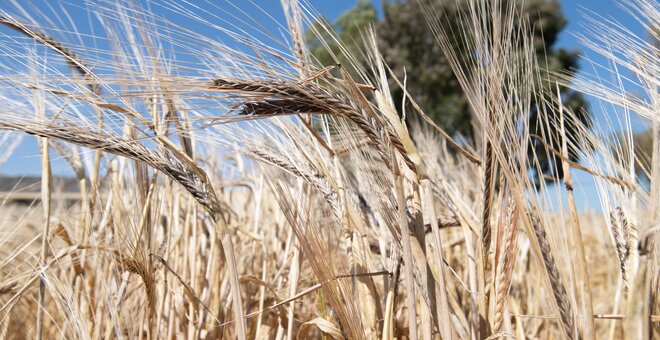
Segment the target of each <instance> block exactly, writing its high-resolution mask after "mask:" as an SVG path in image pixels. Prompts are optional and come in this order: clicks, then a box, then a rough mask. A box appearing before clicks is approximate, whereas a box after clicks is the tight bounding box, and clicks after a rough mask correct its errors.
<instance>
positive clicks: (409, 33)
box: [307, 0, 589, 180]
mask: <svg viewBox="0 0 660 340" xmlns="http://www.w3.org/2000/svg"><path fill="white" fill-rule="evenodd" d="M510 1H518V2H520V3H521V4H523V7H522V12H523V13H522V15H527V16H528V17H529V19H530V23H531V27H533V28H534V32H533V34H534V46H535V48H536V52H537V54H538V56H539V58H538V60H539V63H540V64H541V65H540V66H541V67H542V68H543V69H544V70H546V69H547V70H549V71H551V72H557V71H568V70H570V71H575V70H576V69H577V67H578V64H577V59H578V53H577V52H575V51H567V50H565V49H561V48H556V47H555V46H554V45H555V43H556V41H557V37H558V35H559V33H560V32H561V30H562V29H563V28H564V27H565V26H566V23H567V22H566V19H565V17H564V16H563V14H562V12H561V9H560V6H559V3H558V2H557V1H556V0H527V1H524V2H522V1H521V0H510ZM430 4H431V5H432V6H434V7H435V8H436V10H437V13H445V15H446V17H445V18H444V20H446V21H443V25H444V26H445V27H447V28H449V30H450V32H453V34H459V33H458V32H460V30H461V22H460V20H461V16H462V15H463V17H464V15H465V10H466V9H465V8H464V6H461V5H460V2H458V1H457V0H430ZM383 10H384V15H383V17H382V18H378V16H377V14H376V9H375V7H374V5H373V3H371V2H366V1H360V2H359V3H358V4H357V5H356V6H355V7H354V8H353V9H351V10H349V11H348V12H346V13H344V14H343V15H341V16H340V17H339V18H338V19H337V21H336V22H335V23H334V24H332V25H330V26H332V27H333V29H334V30H335V31H336V32H338V36H339V38H340V39H341V41H342V43H343V46H344V47H345V48H346V49H347V50H348V51H349V52H350V54H352V55H355V56H357V57H358V58H360V52H359V51H360V48H359V46H360V43H359V42H360V41H361V37H360V34H361V32H363V30H364V29H365V28H366V27H367V26H368V25H374V26H375V27H376V31H377V34H378V39H379V40H378V44H379V48H380V51H381V53H382V54H383V57H384V59H385V61H386V62H387V64H388V65H389V66H390V67H391V68H392V70H393V71H394V74H395V75H396V76H397V77H399V79H402V78H403V76H404V72H405V75H406V77H407V87H408V88H407V90H408V91H409V92H410V93H411V94H412V95H413V96H414V97H415V100H416V101H418V102H419V103H420V105H421V106H422V109H423V110H424V111H425V112H426V113H427V114H428V115H429V116H430V117H431V118H433V119H434V120H435V121H436V122H437V123H439V125H441V126H442V127H443V128H444V129H445V130H446V131H447V132H448V133H450V134H452V135H462V136H464V137H466V138H472V137H473V136H474V131H473V126H472V123H471V119H470V114H469V111H468V104H467V99H466V97H465V95H464V93H463V91H462V90H461V88H460V85H459V84H458V81H457V80H456V78H455V76H454V74H453V72H452V70H451V67H450V65H449V63H448V62H447V59H446V58H445V56H444V54H443V53H442V51H440V47H439V46H438V44H437V42H436V40H435V37H434V36H433V32H432V30H431V28H430V27H429V25H428V23H427V22H426V20H424V13H422V10H421V8H420V6H419V5H418V4H417V3H416V1H414V0H411V1H396V2H389V1H383ZM326 24H327V21H326ZM317 27H321V26H320V25H319V24H317ZM319 31H322V30H321V29H319ZM307 38H308V39H307V40H308V44H309V47H310V50H311V52H312V54H313V55H314V56H315V57H316V58H317V59H318V61H319V62H320V63H322V64H323V65H330V64H333V63H334V62H335V61H334V59H333V58H332V56H331V52H332V53H333V54H335V55H336V56H337V57H338V59H339V61H340V62H341V63H342V65H343V66H347V65H348V67H350V63H348V62H347V61H348V60H347V57H346V56H345V55H344V54H343V53H341V49H340V48H339V47H338V46H337V45H336V44H329V47H330V50H331V52H329V51H328V50H327V49H326V48H325V46H323V45H322V44H321V42H320V40H319V39H317V38H316V37H315V36H314V35H313V34H311V32H310V33H308V36H307ZM451 38H452V37H450V39H451ZM455 38H456V39H454V40H455V41H460V37H459V36H456V37H455ZM453 47H454V48H455V49H456V50H457V51H458V52H459V53H460V54H463V55H465V53H469V51H465V50H464V49H465V47H464V46H462V45H461V44H460V43H456V44H455V45H454V46H453ZM357 61H358V62H363V61H364V57H362V59H361V60H357ZM349 71H351V72H356V71H355V70H352V69H349ZM544 86H548V87H549V88H548V91H546V92H547V93H554V91H553V90H552V89H551V88H550V86H551V84H549V83H546V84H544ZM392 91H393V93H392V95H393V97H394V99H395V100H396V101H397V102H401V99H402V96H403V91H402V90H400V89H399V88H398V87H396V86H392ZM560 91H561V96H562V101H563V104H564V107H566V108H568V109H570V110H572V111H573V112H576V113H577V116H578V118H579V120H580V121H581V122H582V123H584V124H586V125H587V126H588V125H589V115H588V113H587V111H586V101H585V99H584V98H583V97H582V96H581V95H580V94H579V93H576V92H574V91H571V90H569V89H568V88H561V89H560ZM542 109H543V108H539V107H536V108H533V109H532V112H530V117H531V123H532V124H531V125H532V126H533V129H534V131H531V132H532V133H534V134H537V135H540V134H542V131H540V129H542V127H541V126H544V124H539V123H540V122H539V121H538V118H539V115H538V113H539V112H543V110H542ZM545 111H546V112H554V110H545ZM551 119H552V117H551ZM537 126H538V128H537ZM576 131H577V125H575V124H568V125H567V136H569V138H570V136H574V135H576V134H575V132H576ZM530 152H535V153H536V155H537V157H539V161H540V163H541V172H540V173H539V172H537V171H536V169H532V171H533V172H534V177H535V179H537V180H540V179H541V178H543V176H548V175H552V176H559V177H560V178H561V177H563V174H562V171H561V166H557V165H556V164H559V162H558V161H557V159H555V157H554V156H553V155H552V154H551V153H548V152H546V150H544V149H543V145H542V144H541V143H538V144H537V143H533V144H532V145H531V146H530ZM548 154H549V155H548ZM569 158H571V160H573V161H577V160H578V157H577V154H576V153H573V152H571V153H569Z"/></svg>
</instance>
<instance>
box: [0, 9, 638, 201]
mask: <svg viewBox="0 0 660 340" xmlns="http://www.w3.org/2000/svg"><path fill="white" fill-rule="evenodd" d="M306 1H307V2H308V3H309V4H310V5H311V7H312V8H314V10H316V11H317V12H318V13H320V14H322V15H324V16H326V17H328V18H329V19H331V20H333V19H335V18H336V17H338V16H339V15H340V14H341V13H343V12H344V11H346V10H348V9H349V8H351V7H352V6H353V5H354V4H355V3H356V1H355V0H333V1H326V0H306ZM163 2H167V0H164V1H163ZM190 2H191V3H193V4H202V3H203V2H201V1H195V0H190ZM232 2H233V3H236V4H240V5H239V7H240V8H244V9H245V10H246V11H249V12H250V13H255V12H254V7H253V6H254V5H251V4H250V3H249V2H248V1H232ZM303 2H304V1H303ZM373 2H374V4H375V5H376V6H377V7H378V8H380V4H381V1H380V0H373ZM2 3H3V4H0V9H3V10H9V9H10V7H9V5H7V2H5V1H2ZM32 3H34V4H35V5H36V7H35V8H46V7H48V6H49V5H52V4H53V3H57V2H53V1H46V0H40V1H32ZM62 3H63V4H65V7H66V8H68V9H69V10H70V11H71V17H73V18H74V19H84V20H76V22H77V23H76V25H77V26H78V29H79V30H82V31H87V30H89V24H88V19H89V18H86V17H80V16H82V11H81V10H80V9H76V8H75V7H76V6H80V5H78V4H79V3H78V2H74V1H70V2H67V1H62ZM211 3H213V2H211ZM217 3H220V2H217ZM252 3H253V4H255V5H257V6H259V7H260V8H262V9H263V13H256V14H254V17H255V19H256V20H257V21H258V22H259V23H260V24H263V27H264V28H265V29H266V30H269V31H272V32H276V35H278V36H281V35H282V34H283V33H282V32H279V31H278V26H277V24H276V23H275V21H279V22H280V23H282V24H284V16H283V13H282V9H281V7H280V1H278V0H252ZM67 4H69V5H67ZM70 4H74V5H73V6H71V5H70ZM561 6H562V10H563V11H564V15H565V16H566V17H567V19H568V21H569V23H568V26H567V27H566V29H565V30H564V31H563V32H562V33H561V35H560V36H559V40H558V46H559V47H565V48H569V49H580V45H579V43H578V42H577V40H576V38H575V36H574V35H575V34H580V33H583V32H584V27H583V26H582V25H584V23H585V20H584V18H583V15H584V14H589V13H590V12H594V13H596V14H597V15H600V16H602V17H605V18H612V19H614V20H616V21H619V22H620V23H621V24H623V26H625V27H627V28H629V29H630V30H631V31H632V32H634V33H635V34H638V35H639V36H645V34H646V33H645V32H644V30H643V28H642V26H641V25H640V24H639V23H638V22H637V21H635V20H634V19H633V18H632V17H631V16H630V15H628V14H627V13H626V12H624V11H623V10H621V8H620V7H619V6H618V5H617V3H616V2H615V1H613V0H576V1H562V2H561ZM200 9H201V10H205V9H208V10H209V11H213V9H209V8H208V6H206V7H205V6H200ZM153 10H154V11H156V12H157V13H158V14H161V13H160V12H161V11H163V10H162V9H157V8H154V9H153ZM162 15H163V16H165V17H167V13H166V11H163V13H162ZM269 17H272V18H269ZM273 20H275V21H273ZM420 20H423V19H422V18H420ZM0 32H6V31H0ZM202 33H205V32H202ZM211 37H213V36H212V35H211ZM583 53H584V54H585V55H586V56H587V57H588V58H589V59H592V60H593V61H594V62H597V63H601V64H605V63H606V60H604V59H602V58H599V57H598V56H597V55H594V54H593V53H590V52H588V51H583ZM581 70H582V71H583V72H585V71H586V72H589V71H590V67H589V63H587V62H585V61H583V62H581ZM592 109H593V111H594V114H595V116H596V118H597V119H599V120H600V121H603V119H602V118H603V117H604V115H605V114H604V113H603V112H602V111H600V110H598V107H592ZM53 171H54V172H55V173H56V174H60V175H72V173H71V170H70V169H69V167H68V165H67V164H66V163H65V162H64V161H62V160H57V159H55V160H54V163H53ZM39 173H40V161H39V156H38V147H37V143H36V139H35V138H34V137H31V136H30V137H26V138H24V139H23V143H22V144H21V146H20V147H19V148H18V149H17V150H16V151H15V152H14V154H13V155H12V156H11V158H10V159H9V160H8V161H7V162H5V163H4V164H2V165H0V174H3V175H19V176H20V175H38V174H39ZM576 176H577V177H576V178H575V181H576V182H577V185H576V188H577V191H578V195H580V196H583V197H585V198H589V197H595V196H594V195H595V188H594V186H593V180H592V179H591V178H590V177H589V176H586V175H582V174H576ZM585 201H587V202H588V201H590V200H589V199H587V200H585Z"/></svg>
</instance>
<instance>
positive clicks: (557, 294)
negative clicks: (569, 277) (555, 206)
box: [529, 211, 575, 339]
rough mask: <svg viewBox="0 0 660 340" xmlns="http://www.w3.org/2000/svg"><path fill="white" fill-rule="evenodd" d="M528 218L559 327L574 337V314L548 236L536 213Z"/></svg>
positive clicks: (570, 336) (530, 214) (570, 337)
mask: <svg viewBox="0 0 660 340" xmlns="http://www.w3.org/2000/svg"><path fill="white" fill-rule="evenodd" d="M529 218H530V220H531V223H532V229H533V230H534V234H535V235H536V239H537V240H538V243H539V247H540V248H541V254H542V255H543V264H544V266H545V270H546V272H547V273H548V278H549V279H550V285H551V286H552V294H553V296H554V298H555V302H556V303H557V307H558V308H559V316H560V319H561V320H560V321H561V327H563V329H564V332H565V333H566V335H567V336H568V337H569V339H575V335H574V334H575V333H574V332H575V316H574V315H573V309H572V308H571V305H570V303H569V299H568V294H567V293H566V288H564V283H563V282H562V280H561V276H560V275H559V269H558V268H557V263H556V262H555V258H554V256H553V255H552V249H551V248H550V243H548V238H547V236H546V233H545V229H544V228H543V226H542V224H541V219H540V218H539V217H538V216H537V215H536V213H534V212H532V211H530V212H529Z"/></svg>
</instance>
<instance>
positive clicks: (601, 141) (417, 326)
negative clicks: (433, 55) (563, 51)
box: [0, 0, 660, 339]
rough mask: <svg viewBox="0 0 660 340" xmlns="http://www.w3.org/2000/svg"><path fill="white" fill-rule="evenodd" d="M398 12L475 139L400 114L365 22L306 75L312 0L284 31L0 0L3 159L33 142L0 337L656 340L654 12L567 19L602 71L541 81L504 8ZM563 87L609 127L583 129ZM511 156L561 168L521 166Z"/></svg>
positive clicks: (632, 8)
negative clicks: (33, 172)
mask: <svg viewBox="0 0 660 340" xmlns="http://www.w3.org/2000/svg"><path fill="white" fill-rule="evenodd" d="M417 2H418V3H419V6H422V8H423V9H425V11H424V13H425V14H426V16H425V17H424V18H420V20H424V21H426V22H427V23H428V25H430V27H431V28H432V30H433V33H434V37H435V40H436V42H437V44H438V53H443V54H444V55H445V56H446V58H447V59H448V60H449V61H450V64H451V68H452V71H453V72H454V74H455V75H456V78H457V81H458V82H459V84H460V86H461V87H462V89H463V91H464V92H465V94H466V95H467V98H468V101H469V107H470V111H471V114H472V123H473V125H474V126H475V129H476V131H477V132H478V133H477V134H476V136H475V138H474V139H461V138H457V137H456V136H451V135H449V134H448V133H446V132H445V131H444V130H443V127H442V126H439V125H438V124H436V123H435V122H434V121H433V120H431V119H430V118H429V117H428V116H427V115H426V114H425V112H424V111H423V110H422V109H421V107H420V106H419V105H418V104H417V102H416V98H414V97H413V96H412V95H406V96H404V102H403V103H402V102H395V100H394V99H393V98H392V96H391V93H392V92H391V90H392V89H393V88H395V87H397V88H398V87H401V88H403V89H404V92H405V88H406V79H399V78H397V77H395V76H394V75H393V72H392V71H391V70H390V68H389V66H388V65H387V64H386V63H384V61H383V58H382V56H381V52H380V51H379V50H378V46H377V44H376V35H377V34H378V32H375V31H373V30H369V29H366V30H365V31H364V33H363V35H362V41H361V43H362V45H361V47H362V48H361V53H362V56H361V57H362V59H364V60H367V61H368V62H367V63H366V64H364V63H358V62H357V56H356V58H355V60H356V62H355V65H351V66H352V67H353V68H355V69H357V70H358V72H357V73H358V74H357V76H356V75H355V74H351V73H349V72H348V71H346V69H347V68H346V67H345V65H342V64H341V63H339V61H338V62H337V64H336V65H331V66H321V65H319V63H318V62H317V60H315V58H314V57H313V56H312V55H311V54H310V53H309V51H308V49H307V47H306V45H305V40H304V32H305V31H306V30H309V29H311V30H312V31H313V33H315V34H316V35H317V36H318V37H319V38H323V39H328V37H330V38H331V39H332V37H334V36H335V35H334V34H333V32H332V31H331V28H330V27H326V26H323V25H321V26H314V25H312V24H313V23H314V22H315V18H316V16H317V15H318V13H316V12H315V11H314V10H313V2H312V3H311V4H310V3H307V2H305V1H302V0H301V1H296V0H282V8H283V12H284V13H285V20H284V21H282V22H280V23H279V25H280V26H279V28H280V30H279V32H265V31H260V30H259V29H258V27H259V25H260V20H261V19H260V18H263V17H264V15H267V14H268V13H264V11H259V4H258V1H257V3H256V4H254V5H253V7H252V8H253V9H254V12H249V13H246V12H244V11H242V10H240V8H238V7H233V6H231V2H227V3H224V2H212V1H209V2H206V1H197V2H195V1H191V2H187V1H182V2H173V1H169V0H152V1H129V0H108V1H95V2H85V3H83V4H81V5H79V6H72V8H74V10H75V11H77V12H76V13H77V14H76V15H78V16H77V17H72V16H71V15H70V14H68V12H67V11H66V10H64V6H60V7H58V4H60V2H57V1H56V2H53V3H54V5H52V6H50V5H49V6H47V7H48V8H41V7H39V6H36V5H34V4H33V5H30V4H18V3H17V2H7V3H6V4H4V3H3V4H2V5H0V24H1V25H2V26H3V27H4V28H6V29H7V30H6V31H3V32H6V33H3V35H2V36H1V37H0V102H1V103H2V106H1V107H0V150H2V153H3V154H4V155H8V154H11V153H12V152H14V150H15V149H16V147H17V146H16V143H14V142H12V141H13V140H15V139H16V138H19V137H20V136H23V137H24V138H38V141H39V148H40V154H39V157H40V158H39V159H40V161H41V181H39V182H37V184H35V185H38V186H39V187H38V189H36V188H33V189H34V190H33V195H32V196H21V197H24V198H23V200H24V201H25V200H27V203H26V202H23V204H15V202H13V201H12V199H10V196H7V195H5V196H3V198H2V200H1V201H0V338H7V339H25V338H36V339H90V338H91V339H115V338H118V339H142V338H145V339H197V338H201V339H223V338H226V339H234V338H237V339H294V338H295V339H344V338H346V339H376V338H377V339H394V338H397V339H499V338H502V339H508V338H516V339H658V338H659V337H660V294H659V292H660V238H659V237H658V235H659V234H660V92H659V88H660V84H659V79H660V78H659V75H660V50H659V49H658V45H657V44H656V43H655V42H657V41H660V36H659V34H660V5H659V4H658V2H657V1H655V0H634V1H626V2H624V3H622V8H623V9H625V10H628V11H629V12H630V15H633V16H635V17H636V18H637V19H638V20H639V21H640V22H641V23H642V24H643V25H645V27H646V28H647V30H648V32H649V34H650V36H651V37H652V38H653V39H654V40H653V39H652V41H650V42H649V41H648V39H647V37H637V36H634V35H632V34H631V33H630V31H628V30H627V29H626V28H625V27H622V26H619V25H616V23H614V22H610V21H607V20H600V19H598V18H596V19H593V20H588V19H585V25H589V27H590V29H589V32H591V33H592V34H591V35H588V36H585V37H583V44H584V46H585V48H588V49H591V50H593V51H595V52H597V53H600V54H601V55H602V56H603V57H605V58H607V60H608V62H609V64H610V66H611V67H609V68H608V69H607V70H605V71H607V72H609V73H608V74H609V78H603V77H601V76H597V75H594V77H577V78H571V77H568V76H567V75H566V74H554V73H550V72H547V71H546V70H544V69H543V68H542V67H541V66H540V62H539V60H538V59H537V56H536V54H535V46H534V43H533V41H532V38H531V32H532V30H533V28H532V27H530V26H529V25H528V24H526V20H527V19H526V18H525V17H524V16H520V15H517V13H518V11H519V8H518V7H517V6H518V5H519V2H516V1H498V0H496V1H487V0H466V1H465V3H466V6H467V7H466V8H467V9H468V10H466V11H465V17H464V22H465V26H464V30H462V31H460V32H450V31H449V30H448V29H447V27H445V26H444V25H443V15H444V14H443V13H440V12H437V11H435V10H434V9H433V8H432V7H425V6H428V5H427V4H426V2H425V1H423V0H419V1H417ZM241 8H243V7H241ZM79 12H82V13H85V14H84V16H83V17H80V13H79ZM53 13H55V14H53ZM214 13H225V14H227V13H228V14H230V15H229V16H222V17H221V16H220V15H219V14H218V16H216V15H215V14H214ZM227 17H228V18H230V19H231V20H229V19H222V18H227ZM80 18H82V20H78V19H80ZM87 20H89V21H92V20H93V21H94V22H95V23H96V24H95V25H87V24H85V21H87ZM191 23H196V24H198V25H203V26H205V27H206V29H205V30H204V31H203V32H200V31H198V30H194V29H190V28H188V25H190V24H191ZM244 25H248V26H252V27H256V28H257V29H256V31H249V30H246V29H245V28H244ZM88 26H89V27H88ZM319 27H320V29H327V31H325V32H320V31H318V30H319ZM514 27H522V29H514ZM254 32H257V33H254ZM456 39H458V40H459V41H460V42H461V43H462V44H464V47H465V50H468V51H472V52H471V53H470V54H469V55H464V54H459V53H458V52H457V51H455V50H454V49H453V48H452V46H454V42H455V40H456ZM338 43H339V44H340V46H341V43H342V42H340V41H339V42H338ZM511 46H522V48H521V49H515V50H514V49H512V48H510V47H511ZM521 51H522V52H521ZM348 52H349V51H346V53H348ZM514 52H515V53H514ZM349 60H351V59H350V58H349ZM624 70H625V72H626V74H632V75H633V77H628V76H625V77H624V76H623V75H622V74H623V72H624ZM624 78H625V79H624ZM569 80H570V81H569ZM540 82H550V83H551V84H553V85H552V86H550V87H549V88H554V89H556V91H550V93H548V91H547V88H548V87H543V86H539V84H540ZM624 83H631V84H632V85H633V86H632V87H631V86H629V85H625V86H624ZM560 87H571V88H573V89H574V90H576V91H579V92H581V93H584V94H586V95H589V96H592V97H593V98H594V100H595V101H596V102H597V103H599V105H600V106H601V107H602V108H603V110H606V111H608V112H610V113H611V117H614V118H613V119H612V120H611V123H610V124H609V125H598V126H594V127H588V126H586V125H580V124H581V123H580V122H579V119H578V115H579V113H578V112H572V111H571V110H570V109H568V108H566V107H564V106H563V105H562V101H561V98H559V97H560V95H559V88H560ZM539 104H541V106H542V107H543V108H545V110H548V112H543V114H542V115H540V117H541V118H542V119H541V120H540V121H538V122H531V121H530V119H529V115H528V114H527V113H528V112H529V110H530V107H534V106H536V105H539ZM550 111H551V112H550ZM410 117H414V118H415V119H414V120H411V119H409V118H410ZM633 121H635V122H642V123H643V124H646V126H649V127H650V128H651V129H652V130H651V131H652V136H651V138H652V141H651V144H650V145H651V148H652V149H651V150H646V151H647V152H646V153H643V154H642V153H638V152H635V150H636V145H635V143H634V139H633V138H632V135H633V130H632V129H633V128H632V126H633V123H632V122H633ZM411 122H412V123H411ZM569 123H570V124H571V126H577V129H573V130H571V131H567V129H566V128H565V127H566V126H567V124H569ZM530 124H542V125H544V126H547V127H549V129H547V130H544V131H550V133H548V134H545V135H534V134H531V133H530V132H529V131H530V129H528V127H529V126H530ZM569 135H570V136H569ZM569 137H570V138H569ZM530 144H538V145H542V146H543V147H544V150H546V151H545V152H546V153H547V155H552V156H554V157H555V159H556V160H557V162H556V164H555V166H556V168H557V169H559V168H561V169H562V170H563V171H562V173H563V174H564V176H563V178H560V176H559V175H558V174H555V175H551V176H549V177H548V178H545V179H544V180H542V181H540V182H535V181H534V180H533V178H531V176H530V175H529V169H530V167H531V168H534V167H540V165H539V161H538V158H539V156H540V155H538V154H536V153H534V152H530V151H529V150H530V147H529V146H530ZM569 150H570V151H572V152H577V153H579V154H580V156H581V157H580V159H581V160H580V162H575V161H573V160H571V159H570V157H568V156H567V155H568V154H569ZM54 161H65V162H66V164H67V166H68V167H69V168H70V170H71V171H72V173H74V174H75V181H74V183H75V184H76V185H75V186H74V188H75V190H77V191H75V192H73V193H71V195H69V196H63V195H62V192H61V190H60V191H58V189H57V187H58V186H57V185H54V184H53V183H54V182H56V181H57V180H58V178H57V176H56V175H54V174H53V172H52V170H51V167H52V164H53V162H54ZM577 173H579V174H581V175H584V174H586V175H588V176H589V177H590V178H592V179H593V181H595V183H596V186H597V189H598V193H597V198H596V199H595V200H596V201H597V202H595V204H596V205H597V206H599V207H600V209H595V210H594V209H583V208H581V207H582V206H584V202H581V201H580V199H579V197H577V196H576V195H575V193H574V183H573V180H574V178H573V177H574V176H575V175H576V174H577ZM10 191H11V190H10ZM14 191H16V192H15V194H17V195H18V194H20V192H19V190H18V189H15V190H14ZM8 195H9V194H8ZM25 197H27V198H25ZM29 197H31V198H29ZM28 198H29V199H28ZM592 203H594V202H592Z"/></svg>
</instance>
